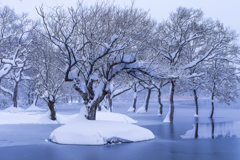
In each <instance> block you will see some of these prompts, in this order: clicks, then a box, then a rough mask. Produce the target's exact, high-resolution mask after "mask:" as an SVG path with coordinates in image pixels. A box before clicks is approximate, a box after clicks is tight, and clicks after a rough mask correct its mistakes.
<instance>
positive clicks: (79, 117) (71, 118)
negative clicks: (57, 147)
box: [66, 107, 137, 124]
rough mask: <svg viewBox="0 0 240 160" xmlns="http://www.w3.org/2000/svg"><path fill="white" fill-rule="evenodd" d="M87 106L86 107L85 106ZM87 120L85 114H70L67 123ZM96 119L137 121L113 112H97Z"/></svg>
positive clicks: (125, 121)
mask: <svg viewBox="0 0 240 160" xmlns="http://www.w3.org/2000/svg"><path fill="white" fill-rule="evenodd" d="M83 108H86V107H83ZM81 113H82V109H81V111H80V114H81ZM82 120H86V118H84V116H82V115H79V114H74V115H72V116H69V117H68V118H67V120H66V123H67V124H70V123H74V122H76V121H82ZM96 120H97V121H115V122H124V123H137V121H135V120H134V119H132V118H130V117H128V116H126V115H124V114H120V113H112V112H100V111H97V112H96Z"/></svg>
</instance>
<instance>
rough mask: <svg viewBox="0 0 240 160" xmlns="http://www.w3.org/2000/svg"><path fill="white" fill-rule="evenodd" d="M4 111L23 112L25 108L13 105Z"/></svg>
mask: <svg viewBox="0 0 240 160" xmlns="http://www.w3.org/2000/svg"><path fill="white" fill-rule="evenodd" d="M4 111H6V112H22V111H24V109H22V108H20V107H17V108H16V107H13V105H12V106H11V107H8V108H6V109H5V110H4Z"/></svg>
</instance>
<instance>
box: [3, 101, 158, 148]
mask: <svg viewBox="0 0 240 160" xmlns="http://www.w3.org/2000/svg"><path fill="white" fill-rule="evenodd" d="M42 110H43V109H41V108H39V107H36V106H30V107H29V108H28V109H26V110H24V109H22V108H14V107H12V106H11V107H9V108H7V109H5V110H3V111H1V112H0V124H66V125H64V126H61V127H59V128H57V129H56V130H54V131H53V132H52V133H51V135H50V137H49V139H50V140H51V141H52V142H56V143H60V144H79V145H103V144H107V143H113V142H114V143H120V142H137V141H143V140H149V139H153V138H154V135H153V133H152V132H151V131H150V130H148V129H145V128H143V127H139V126H137V125H133V124H131V123H137V121H135V120H134V119H132V118H130V117H128V116H126V115H124V114H120V113H111V112H108V111H101V112H100V111H98V112H97V113H96V121H88V120H86V118H85V117H84V115H83V113H82V112H84V110H85V107H82V108H81V112H80V114H74V115H61V114H58V113H57V114H56V118H57V120H56V121H52V120H51V119H50V111H47V113H39V112H37V111H42ZM29 111H31V112H29ZM33 111H35V112H33ZM82 115H83V116H82ZM81 116H82V117H83V118H81ZM79 117H80V118H79Z"/></svg>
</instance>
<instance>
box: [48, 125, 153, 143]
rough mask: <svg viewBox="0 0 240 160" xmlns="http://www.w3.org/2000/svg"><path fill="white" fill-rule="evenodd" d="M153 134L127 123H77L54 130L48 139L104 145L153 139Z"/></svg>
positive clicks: (58, 141)
mask: <svg viewBox="0 0 240 160" xmlns="http://www.w3.org/2000/svg"><path fill="white" fill-rule="evenodd" d="M154 138H155V136H154V135H153V133H152V132H151V131H150V130H148V129H145V128H143V127H139V126H137V125H133V124H129V123H120V122H109V121H92V120H86V121H79V122H77V123H71V124H66V125H64V126H61V127H59V128H57V129H55V130H54V131H53V132H52V133H51V135H50V137H49V139H50V140H51V141H52V142H55V143H59V144H78V145H104V144H108V143H119V142H137V141H144V140H150V139H154Z"/></svg>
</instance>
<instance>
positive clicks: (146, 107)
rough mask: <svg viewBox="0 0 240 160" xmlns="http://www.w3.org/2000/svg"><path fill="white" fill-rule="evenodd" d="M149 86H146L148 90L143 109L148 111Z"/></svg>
mask: <svg viewBox="0 0 240 160" xmlns="http://www.w3.org/2000/svg"><path fill="white" fill-rule="evenodd" d="M151 91H152V90H151V88H148V92H147V97H146V100H145V111H146V112H147V111H148V105H149V100H150V96H151Z"/></svg>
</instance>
